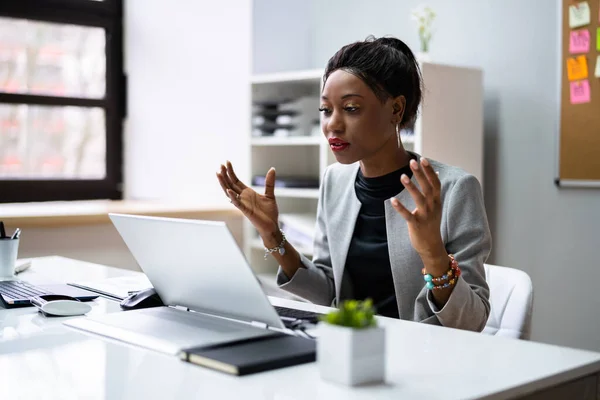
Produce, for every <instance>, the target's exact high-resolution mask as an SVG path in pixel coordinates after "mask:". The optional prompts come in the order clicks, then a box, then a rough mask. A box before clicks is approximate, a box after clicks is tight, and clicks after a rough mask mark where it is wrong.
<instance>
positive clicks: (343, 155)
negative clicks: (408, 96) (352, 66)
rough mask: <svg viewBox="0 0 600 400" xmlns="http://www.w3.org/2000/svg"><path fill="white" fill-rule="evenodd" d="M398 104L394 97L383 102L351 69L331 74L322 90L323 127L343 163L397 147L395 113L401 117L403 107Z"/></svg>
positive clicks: (339, 160) (352, 161) (334, 151)
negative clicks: (387, 148) (400, 108)
mask: <svg viewBox="0 0 600 400" xmlns="http://www.w3.org/2000/svg"><path fill="white" fill-rule="evenodd" d="M394 103H397V102H395V101H394V100H393V99H391V98H389V99H388V100H387V101H386V102H385V103H382V102H381V100H379V99H378V98H377V97H376V96H375V93H374V92H373V91H372V90H371V88H369V86H367V84H366V83H365V82H364V81H363V80H362V79H360V78H358V77H356V76H355V75H353V74H351V73H349V72H346V71H343V70H336V71H334V72H333V73H332V74H331V75H329V77H328V78H327V81H326V82H325V85H324V86H323V92H322V93H321V107H320V110H321V128H322V130H323V133H324V134H325V137H326V138H327V140H328V141H329V146H330V148H331V150H332V151H333V154H334V155H335V158H336V159H337V161H338V162H339V163H341V164H351V163H354V162H356V161H360V160H364V159H369V158H372V157H374V156H375V157H376V156H377V153H379V152H380V151H381V150H382V149H383V148H385V147H386V146H392V145H393V146H395V147H396V148H397V138H396V130H395V125H394V122H395V118H397V117H395V115H398V114H400V116H401V114H402V112H403V110H400V111H399V112H398V108H397V107H398V104H394ZM394 106H396V109H394ZM400 107H403V104H401V105H400ZM394 111H396V114H394ZM398 122H399V121H398Z"/></svg>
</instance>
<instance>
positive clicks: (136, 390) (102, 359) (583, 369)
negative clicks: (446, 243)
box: [0, 257, 600, 400]
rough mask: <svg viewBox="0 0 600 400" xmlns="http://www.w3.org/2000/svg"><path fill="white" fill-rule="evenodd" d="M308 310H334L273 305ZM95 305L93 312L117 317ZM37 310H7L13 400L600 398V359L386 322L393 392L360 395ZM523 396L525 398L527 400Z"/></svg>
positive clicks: (5, 381) (58, 275)
mask: <svg viewBox="0 0 600 400" xmlns="http://www.w3.org/2000/svg"><path fill="white" fill-rule="evenodd" d="M130 274H136V273H135V272H131V271H122V270H117V269H113V268H107V267H104V266H99V265H94V264H89V263H83V262H79V261H74V260H69V259H64V258H58V257H53V258H43V259H35V260H34V263H33V266H32V269H31V270H30V271H27V272H25V273H23V275H22V278H23V279H25V280H28V281H31V282H34V283H35V282H38V283H41V282H47V281H48V280H52V281H55V282H56V281H67V280H68V281H73V280H87V281H89V280H91V279H103V278H107V277H114V276H121V275H130ZM271 301H272V303H274V304H279V305H286V306H297V307H298V308H303V309H312V308H314V309H316V310H321V311H322V310H324V309H325V308H322V307H316V306H312V305H310V304H306V303H298V302H294V301H291V300H284V299H278V298H271ZM118 311H119V307H118V304H117V303H115V302H113V301H110V300H106V299H98V300H96V301H95V305H94V309H93V311H92V313H104V312H118ZM62 321H64V318H52V319H50V318H45V317H42V316H41V315H39V314H37V312H36V311H35V310H34V309H33V308H22V309H12V310H6V309H2V308H0V393H1V397H2V398H6V399H29V398H35V399H38V398H40V399H41V398H43V399H80V398H86V399H104V398H106V399H129V398H149V399H154V398H161V399H162V398H165V399H166V398H209V399H212V398H218V399H219V400H223V399H230V398H231V399H239V398H243V399H281V400H284V399H285V400H291V399H302V400H306V399H310V400H315V399H327V400H331V399H374V398H384V399H388V398H389V399H392V398H393V399H445V400H450V399H468V398H469V399H470V398H486V399H506V398H528V399H544V400H549V399H563V398H573V399H575V398H577V399H594V400H597V399H600V397H599V396H598V386H599V382H600V380H599V379H598V374H599V373H600V354H599V353H593V352H587V351H580V350H574V349H567V348H563V347H556V346H549V345H544V344H538V343H533V342H524V341H518V340H512V339H501V338H495V337H491V336H486V335H483V334H476V333H471V332H464V331H458V330H453V329H448V328H440V327H435V326H428V325H423V324H417V323H411V322H406V321H397V320H390V319H382V320H381V323H383V324H385V325H386V328H387V343H388V358H387V383H386V384H384V385H371V386H365V387H359V388H350V387H345V386H338V385H336V384H332V383H328V382H325V381H322V380H321V379H320V378H319V375H318V370H317V368H316V364H315V363H312V364H305V365H301V366H296V367H291V368H284V369H280V370H275V371H269V372H265V373H260V374H255V375H249V376H246V377H241V378H239V377H233V376H229V375H225V374H221V373H219V372H215V371H212V370H209V369H205V368H202V367H198V366H195V365H192V364H188V363H185V362H183V361H180V360H178V359H177V358H174V357H169V356H166V355H162V354H159V353H156V352H152V351H147V350H143V349H139V348H136V347H133V346H128V345H124V344H121V343H117V342H110V341H106V340H103V339H99V338H97V337H94V336H89V335H87V334H83V333H80V332H76V331H74V330H71V329H69V328H67V327H65V326H64V325H62V324H61V322H62ZM519 396H520V397H519Z"/></svg>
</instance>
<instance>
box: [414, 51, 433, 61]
mask: <svg viewBox="0 0 600 400" xmlns="http://www.w3.org/2000/svg"><path fill="white" fill-rule="evenodd" d="M416 59H417V61H418V62H420V63H424V62H431V53H429V52H422V51H420V52H418V53H417V54H416Z"/></svg>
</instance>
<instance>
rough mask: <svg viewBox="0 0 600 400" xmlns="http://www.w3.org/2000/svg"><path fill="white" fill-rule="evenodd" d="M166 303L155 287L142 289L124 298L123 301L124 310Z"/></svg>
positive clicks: (158, 305)
mask: <svg viewBox="0 0 600 400" xmlns="http://www.w3.org/2000/svg"><path fill="white" fill-rule="evenodd" d="M164 305H165V304H164V303H163V302H162V300H161V298H160V296H159V295H158V293H156V290H154V288H150V289H144V290H140V291H139V292H137V293H134V294H132V295H131V296H129V297H127V298H125V299H123V301H122V302H121V308H122V309H123V310H138V309H140V308H150V307H160V306H164Z"/></svg>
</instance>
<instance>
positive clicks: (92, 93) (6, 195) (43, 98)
mask: <svg viewBox="0 0 600 400" xmlns="http://www.w3.org/2000/svg"><path fill="white" fill-rule="evenodd" d="M122 24H123V4H122V0H12V1H6V0H3V1H0V203H6V202H28V201H50V200H83V199H120V198H121V197H122V190H121V182H122V120H123V118H124V116H125V77H124V74H123V39H122V37H123V33H122V32H123V27H122Z"/></svg>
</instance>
